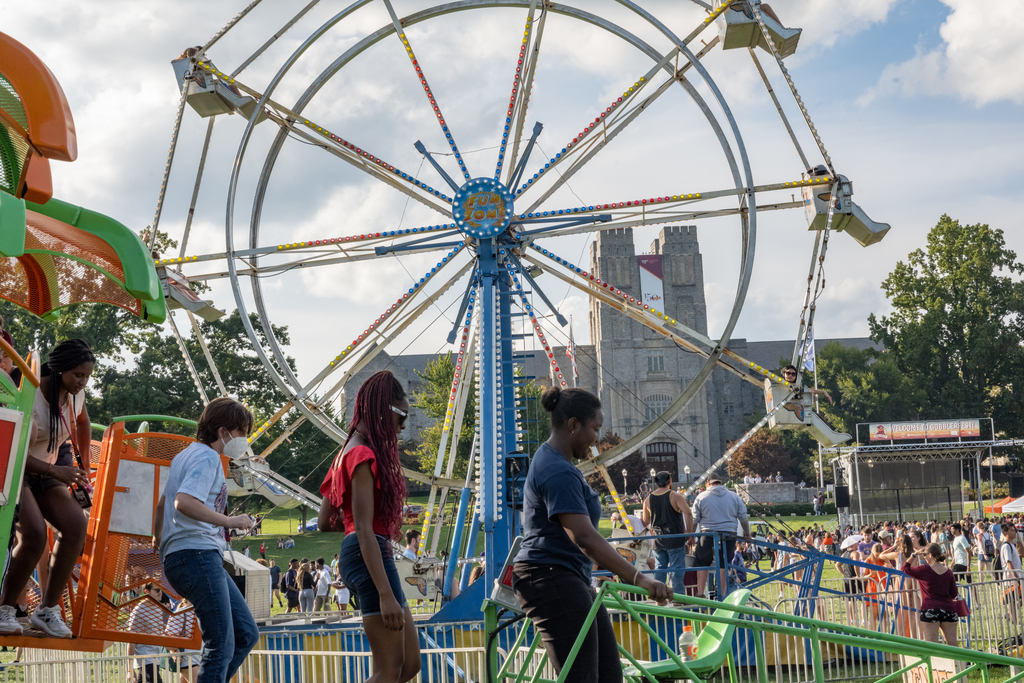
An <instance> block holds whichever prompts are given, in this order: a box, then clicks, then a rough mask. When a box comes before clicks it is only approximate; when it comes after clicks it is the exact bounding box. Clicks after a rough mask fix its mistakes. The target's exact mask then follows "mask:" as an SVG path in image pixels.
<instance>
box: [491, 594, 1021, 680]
mask: <svg viewBox="0 0 1024 683" xmlns="http://www.w3.org/2000/svg"><path fill="white" fill-rule="evenodd" d="M622 593H633V594H636V595H640V596H645V597H647V596H648V593H647V591H645V590H643V589H642V588H637V587H636V586H628V585H625V584H621V583H615V582H611V581H609V582H605V583H604V584H603V585H602V587H601V589H600V590H599V591H598V593H597V599H596V600H595V601H594V605H593V607H592V608H591V610H590V612H589V614H588V615H587V619H586V620H585V621H584V623H583V626H582V627H581V628H580V635H579V637H578V638H577V640H576V643H575V644H574V645H573V648H572V650H571V651H570V653H569V657H568V659H567V660H566V663H565V666H564V667H563V668H562V673H561V675H559V676H558V678H557V679H554V680H552V679H547V678H543V677H542V676H541V674H542V673H543V670H544V667H545V665H546V663H547V659H548V658H547V655H546V654H544V655H543V656H542V657H541V659H540V661H539V662H538V663H536V666H531V664H532V663H534V662H535V659H534V653H535V652H536V651H537V648H538V647H539V646H540V642H541V641H540V638H539V637H536V635H535V636H534V638H533V642H532V643H531V644H530V646H529V648H528V650H527V652H526V654H525V655H524V656H522V657H520V656H519V650H520V649H521V648H523V647H524V645H525V642H526V637H527V634H528V632H530V631H531V629H530V628H529V627H530V625H531V624H530V620H529V619H525V620H524V624H523V626H522V629H521V630H520V633H519V636H518V638H517V639H516V641H515V643H514V644H513V646H512V647H511V649H510V650H509V652H508V655H507V656H506V658H505V662H504V665H502V666H501V668H500V670H499V671H498V675H497V677H496V678H495V679H494V680H495V681H504V680H512V681H515V683H523V682H526V681H528V682H529V683H562V681H564V680H565V679H566V677H567V675H568V673H569V670H570V668H571V666H572V663H573V662H574V661H575V659H576V656H577V654H578V653H579V650H580V648H581V647H582V645H583V640H584V638H585V636H586V634H587V633H588V632H589V630H590V626H591V625H592V624H593V622H594V619H595V617H596V616H597V612H598V610H599V609H600V608H601V606H602V605H603V606H604V607H606V608H607V609H609V610H615V611H618V612H620V613H621V612H625V613H626V614H628V615H629V619H630V621H631V622H634V623H636V624H637V625H638V626H639V627H640V628H641V629H643V631H644V632H646V634H647V635H648V636H649V637H650V639H651V647H652V649H653V648H654V646H655V645H657V646H658V648H660V650H661V652H662V654H663V655H664V656H665V657H666V659H662V660H660V661H641V660H638V659H636V658H635V657H634V656H633V655H631V654H630V653H629V652H628V651H627V650H626V649H625V648H624V647H623V646H622V645H621V644H620V645H619V652H620V654H621V655H622V657H623V658H624V660H625V662H624V673H623V677H624V680H626V681H630V683H640V681H649V683H658V682H659V681H671V680H686V681H693V682H698V681H704V680H706V679H707V678H708V677H709V676H711V675H712V674H714V673H716V672H717V671H720V670H721V667H722V665H723V664H724V665H726V666H727V667H728V673H729V682H730V683H738V681H739V677H738V675H737V670H736V662H735V660H734V654H733V641H734V638H735V635H736V629H737V628H741V629H747V630H749V631H752V632H753V636H754V638H753V640H754V647H753V648H752V649H753V652H754V657H755V663H756V670H757V680H758V683H769V680H768V667H769V665H768V663H767V659H766V655H765V647H764V634H765V633H775V634H778V635H780V636H786V637H792V638H800V639H804V640H805V641H806V642H808V643H810V651H811V658H812V664H813V671H814V681H815V683H825V674H826V666H825V663H824V661H823V658H822V654H821V651H822V647H821V646H822V644H826V643H827V644H833V645H839V646H843V647H849V648H855V649H858V650H862V651H877V652H885V653H888V654H892V655H902V656H905V657H913V658H916V661H913V662H910V663H908V664H906V665H905V666H902V667H901V668H899V669H898V670H896V671H893V672H892V673H889V674H886V675H884V676H882V677H880V678H878V679H877V680H876V681H875V683H889V681H896V680H900V679H901V678H902V677H903V674H905V673H907V672H909V671H911V670H913V669H915V668H917V667H919V666H925V667H927V670H928V680H934V679H933V676H932V670H933V667H932V663H933V658H936V657H941V658H945V659H951V660H955V661H958V662H965V663H967V664H968V666H966V667H965V668H964V669H963V670H962V671H960V672H959V673H956V674H954V675H953V676H951V677H949V678H947V679H946V683H949V682H951V681H957V680H966V678H967V676H969V675H970V674H972V673H975V672H978V673H980V675H981V681H982V683H990V677H989V670H988V667H989V665H996V666H1006V667H1018V668H1021V667H1022V664H1024V663H1022V660H1020V659H1017V658H1014V657H1006V656H1003V655H997V654H990V653H987V652H978V651H976V650H968V649H965V648H960V647H952V646H950V645H945V644H940V643H931V642H926V641H921V640H915V639H913V638H905V637H903V636H897V635H890V634H886V633H879V632H876V631H869V630H867V629H862V628H853V627H842V626H838V625H837V624H833V623H830V622H827V621H819V620H817V619H809V618H807V617H800V616H794V615H791V614H782V613H778V612H772V611H770V610H764V609H759V608H756V607H749V606H747V605H746V602H747V601H748V600H749V599H750V598H751V597H752V593H751V592H750V591H749V590H745V589H741V590H737V591H734V592H733V593H732V594H730V595H729V596H728V598H727V599H726V600H725V601H724V602H716V601H713V600H704V599H701V598H695V597H690V596H686V595H679V594H676V595H675V596H674V598H673V599H674V600H675V602H677V603H681V604H682V605H683V606H684V608H685V609H680V608H677V607H668V606H665V607H662V606H659V605H655V604H651V603H645V602H633V601H631V600H628V599H626V598H624V597H623V596H622V595H621V594H622ZM484 609H485V612H486V613H487V616H486V617H485V620H486V621H488V622H489V623H490V624H496V623H497V619H498V617H497V610H498V609H499V605H497V604H496V603H492V602H490V601H486V602H485V607H484ZM697 610H705V611H704V612H701V611H697ZM651 617H654V618H657V617H661V618H665V619H674V620H679V619H685V620H688V621H690V622H696V623H699V624H702V625H703V628H702V629H701V634H700V636H699V637H698V644H699V649H698V652H700V653H701V656H700V657H699V658H698V659H696V660H693V661H689V662H687V661H684V660H683V659H682V658H680V656H679V655H678V654H677V653H676V651H675V649H674V648H672V647H671V645H669V644H668V643H666V642H665V640H664V639H663V638H662V637H661V636H660V635H659V634H658V632H657V631H656V630H655V629H654V628H653V627H652V626H651V624H650V623H649V621H648V619H649V618H651ZM488 657H490V658H491V667H492V669H491V670H494V669H496V668H497V661H496V660H497V653H496V652H493V651H492V652H488ZM517 660H518V661H523V662H525V664H524V666H523V668H522V669H521V670H519V671H512V670H511V667H512V665H513V663H514V662H516V661H517ZM531 669H532V670H533V673H532V675H531V673H530V672H531ZM1021 680H1024V668H1021V671H1020V673H1017V674H1016V675H1013V676H1011V677H1009V678H1007V679H1005V680H1004V681H1002V683H1016V682H1017V681H1021Z"/></svg>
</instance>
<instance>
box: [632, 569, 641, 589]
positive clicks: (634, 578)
mask: <svg viewBox="0 0 1024 683" xmlns="http://www.w3.org/2000/svg"><path fill="white" fill-rule="evenodd" d="M638 576H640V568H639V567H637V569H636V574H633V585H634V586H635V585H637V583H636V579H637V577H638Z"/></svg>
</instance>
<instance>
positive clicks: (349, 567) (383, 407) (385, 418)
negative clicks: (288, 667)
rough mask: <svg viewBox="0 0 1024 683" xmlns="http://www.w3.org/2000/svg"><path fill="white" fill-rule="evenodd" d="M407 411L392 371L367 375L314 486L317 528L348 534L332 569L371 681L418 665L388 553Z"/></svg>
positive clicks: (399, 675)
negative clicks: (368, 660)
mask: <svg viewBox="0 0 1024 683" xmlns="http://www.w3.org/2000/svg"><path fill="white" fill-rule="evenodd" d="M408 417H409V400H408V399H407V398H406V396H405V390H404V389H403V388H402V385H401V384H400V383H399V382H398V380H397V379H395V377H394V375H392V374H391V373H390V372H388V371H387V370H384V371H381V372H378V373H377V374H375V375H373V376H372V377H370V379H368V380H366V381H365V382H364V383H363V385H362V386H361V387H359V393H357V394H356V402H355V408H354V409H353V411H352V422H351V423H350V427H349V432H348V440H347V441H346V442H345V445H344V446H343V447H342V449H341V452H340V453H338V456H337V457H336V458H335V459H334V463H333V464H332V465H331V469H330V471H328V472H327V476H326V477H325V478H324V482H323V484H321V486H320V493H321V495H323V497H324V498H323V505H321V507H320V515H319V517H318V519H317V522H318V524H319V529H320V530H321V531H344V532H345V534H347V535H346V536H345V539H344V540H343V541H342V542H341V551H340V552H339V558H338V573H339V574H340V575H341V580H342V581H343V582H344V583H345V585H346V586H348V587H349V588H350V589H352V592H353V593H355V597H356V598H357V599H358V602H359V607H360V609H361V610H362V612H363V629H364V630H365V631H366V638H367V640H369V641H370V652H371V654H372V655H373V677H372V680H374V681H381V682H382V683H383V682H385V681H386V682H394V683H405V681H408V680H410V679H412V678H413V677H415V676H416V674H417V673H419V671H420V644H419V635H418V632H417V630H416V624H415V623H413V620H412V611H411V610H410V609H409V606H408V604H406V600H405V592H404V591H403V590H402V583H401V579H400V578H399V576H398V569H397V568H396V567H395V560H394V558H393V557H392V555H391V541H392V540H395V539H397V538H398V537H399V535H400V533H401V529H402V503H403V501H404V500H405V477H404V476H403V474H402V465H401V463H400V461H399V459H398V433H399V432H400V431H402V430H403V429H405V421H406V418H408Z"/></svg>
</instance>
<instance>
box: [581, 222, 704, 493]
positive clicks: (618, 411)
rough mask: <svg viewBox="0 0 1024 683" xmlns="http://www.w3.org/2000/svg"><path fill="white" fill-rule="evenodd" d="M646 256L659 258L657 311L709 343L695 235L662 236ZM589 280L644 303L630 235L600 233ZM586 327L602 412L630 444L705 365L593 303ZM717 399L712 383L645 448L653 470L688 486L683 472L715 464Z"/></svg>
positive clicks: (676, 231)
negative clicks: (660, 287)
mask: <svg viewBox="0 0 1024 683" xmlns="http://www.w3.org/2000/svg"><path fill="white" fill-rule="evenodd" d="M649 253H651V254H657V255H660V256H661V263H662V281H663V290H664V301H663V304H662V305H660V306H657V307H658V308H660V309H661V310H663V311H664V312H665V313H667V314H669V315H670V316H672V317H673V318H675V319H676V320H678V321H679V322H681V323H683V324H684V325H687V326H689V327H692V328H693V329H695V330H696V331H698V332H700V333H701V334H705V335H706V334H707V305H706V303H705V300H704V271H703V263H702V261H701V255H700V247H699V245H698V243H697V228H696V227H694V226H669V227H666V228H664V229H663V230H662V231H661V233H660V234H659V235H658V237H657V239H655V240H654V241H653V242H652V243H651V247H650V252H649ZM590 272H592V273H594V274H595V275H596V276H597V277H599V278H601V279H602V280H604V281H606V282H609V283H610V284H614V285H615V286H616V287H618V288H619V289H621V290H622V291H624V292H629V295H630V296H635V297H638V298H639V297H640V296H641V286H640V266H639V264H638V262H637V253H636V249H635V247H634V244H633V231H632V229H630V228H624V229H616V230H607V231H601V232H599V233H598V235H597V239H596V240H595V241H594V242H593V243H592V244H591V249H590ZM589 323H590V339H591V340H592V342H593V344H594V354H595V356H596V360H597V367H598V372H597V386H596V387H594V389H595V390H596V392H597V394H598V395H599V396H600V398H601V402H602V404H603V405H604V406H605V428H607V429H610V430H611V431H613V432H615V433H616V434H618V435H619V436H621V437H623V438H629V437H631V436H633V435H634V434H636V433H637V432H638V431H639V430H640V429H642V428H643V427H644V426H646V425H648V424H649V423H650V422H651V421H652V420H654V419H656V418H657V416H659V415H660V414H661V413H662V412H663V411H664V410H665V409H666V408H668V406H669V405H671V404H672V403H673V402H674V401H675V400H676V399H677V398H678V397H679V395H680V394H681V393H682V391H683V388H684V387H685V386H686V385H687V384H689V383H690V382H691V381H692V380H693V378H694V377H695V376H696V375H697V372H698V370H699V369H700V367H701V366H702V365H703V363H704V359H703V358H702V357H700V356H699V355H697V354H694V353H691V352H689V351H686V350H684V349H682V348H680V347H678V346H676V344H675V343H674V342H673V341H671V340H669V339H667V338H666V337H664V336H662V335H660V334H658V333H657V332H655V331H654V330H651V329H649V328H647V327H646V326H644V325H641V324H640V323H638V322H636V321H634V320H631V319H630V318H629V317H627V316H626V315H624V314H622V313H620V312H618V311H616V310H614V309H613V308H611V307H609V306H607V305H604V304H601V303H598V302H597V301H596V300H594V299H592V300H591V303H590V319H589ZM714 393H715V385H714V383H713V382H709V383H708V384H706V385H705V386H704V387H702V388H701V389H700V390H699V391H698V392H697V394H696V395H695V396H694V397H693V399H692V400H691V401H690V403H689V404H688V405H687V407H686V408H685V409H684V411H683V412H682V413H681V414H680V415H679V416H678V417H677V418H676V419H674V420H673V421H672V422H671V423H670V424H668V425H667V426H666V427H665V428H663V429H662V430H661V432H660V434H659V435H658V437H656V438H655V440H654V441H653V442H651V443H650V444H648V445H647V446H646V447H645V450H644V453H643V455H644V456H645V457H646V458H647V460H648V462H649V463H650V465H651V467H652V468H653V469H655V470H662V469H664V470H669V471H673V473H674V474H675V477H676V481H678V482H682V483H685V482H686V477H685V475H684V474H683V472H684V469H683V468H684V467H686V466H689V467H690V468H691V471H692V472H693V473H700V472H703V471H704V469H705V468H706V467H707V465H708V463H709V462H710V461H713V460H714V459H715V458H717V457H718V454H717V453H716V452H715V451H718V450H719V446H720V435H719V424H718V420H717V419H709V411H710V413H711V414H712V415H714V414H715V408H714V405H715V401H714V399H715V397H714V395H713V394H714Z"/></svg>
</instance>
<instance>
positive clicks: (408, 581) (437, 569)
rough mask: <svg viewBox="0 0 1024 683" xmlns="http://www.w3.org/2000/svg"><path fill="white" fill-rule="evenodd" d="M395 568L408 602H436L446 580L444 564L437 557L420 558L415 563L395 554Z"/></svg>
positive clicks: (399, 554)
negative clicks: (442, 583)
mask: <svg viewBox="0 0 1024 683" xmlns="http://www.w3.org/2000/svg"><path fill="white" fill-rule="evenodd" d="M395 567H396V568H397V569H398V578H399V579H400V580H401V582H402V590H403V591H404V592H405V599H406V600H435V599H437V594H438V593H439V592H440V589H441V582H442V581H443V580H444V571H443V570H444V563H443V562H441V560H439V559H437V558H436V557H420V558H419V559H418V560H416V561H415V562H414V561H412V560H410V559H409V558H408V557H406V556H405V555H402V554H401V553H400V552H398V553H395Z"/></svg>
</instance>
